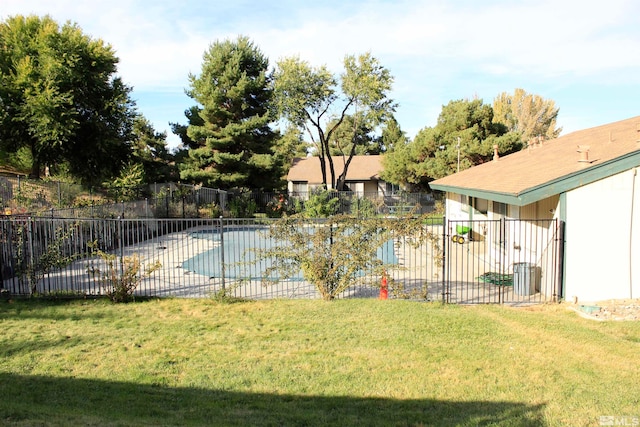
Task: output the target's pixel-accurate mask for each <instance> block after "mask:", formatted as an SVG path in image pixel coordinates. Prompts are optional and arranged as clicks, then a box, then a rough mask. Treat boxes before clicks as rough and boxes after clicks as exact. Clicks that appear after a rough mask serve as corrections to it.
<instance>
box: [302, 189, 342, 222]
mask: <svg viewBox="0 0 640 427" xmlns="http://www.w3.org/2000/svg"><path fill="white" fill-rule="evenodd" d="M339 203H340V200H339V199H338V195H337V192H335V191H333V190H325V189H320V190H314V191H312V192H311V194H310V195H309V200H307V201H305V202H304V204H303V208H302V210H301V212H302V215H303V216H304V217H306V218H327V217H330V216H332V215H335V214H337V213H338V207H339Z"/></svg>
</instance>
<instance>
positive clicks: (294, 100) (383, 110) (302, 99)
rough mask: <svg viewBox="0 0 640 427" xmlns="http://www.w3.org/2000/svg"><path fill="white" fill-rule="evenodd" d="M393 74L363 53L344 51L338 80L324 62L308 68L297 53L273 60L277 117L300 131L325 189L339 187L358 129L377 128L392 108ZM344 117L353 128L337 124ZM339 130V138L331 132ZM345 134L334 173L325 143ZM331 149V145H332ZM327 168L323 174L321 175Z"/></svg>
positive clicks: (354, 148)
mask: <svg viewBox="0 0 640 427" xmlns="http://www.w3.org/2000/svg"><path fill="white" fill-rule="evenodd" d="M392 82H393V78H392V76H391V74H390V73H389V71H388V70H387V69H385V68H384V67H382V66H381V65H380V64H379V62H378V60H377V59H376V58H374V57H373V56H371V54H369V53H366V54H362V55H359V56H357V57H356V56H354V55H347V56H346V57H345V59H344V72H343V73H342V75H341V76H340V79H339V80H338V79H337V78H336V77H334V76H333V75H332V74H331V73H330V72H329V70H328V69H327V67H326V66H321V67H312V66H311V65H310V64H309V63H308V62H306V61H303V60H301V59H300V58H298V57H289V58H285V59H283V60H281V61H279V62H278V64H277V69H276V72H275V75H274V87H275V100H276V107H277V110H278V112H279V114H280V115H281V117H282V118H284V119H285V120H287V121H288V122H289V123H291V124H293V125H294V126H296V127H298V128H300V129H303V130H305V131H306V132H307V133H308V134H309V136H310V138H311V142H312V144H313V145H314V146H315V148H316V151H317V154H318V155H319V156H320V168H321V172H322V178H323V184H324V186H325V187H330V188H335V189H337V190H341V189H342V188H344V183H345V179H346V175H347V172H348V169H349V164H350V163H351V159H352V158H353V156H354V155H355V154H356V152H357V150H356V148H357V147H358V142H360V141H358V138H359V137H360V136H361V135H362V134H361V130H362V129H375V128H377V127H378V126H379V125H380V124H381V123H382V122H384V120H385V119H386V118H387V116H388V115H389V114H390V113H392V112H393V111H394V110H395V105H394V103H393V102H392V101H391V99H389V97H388V92H389V91H390V90H391V84H392ZM347 116H350V117H351V119H352V120H353V126H351V127H350V129H351V130H350V131H347V130H346V129H347V128H348V127H344V128H341V126H342V124H343V123H344V122H345V120H346V119H347ZM339 131H343V132H345V135H344V136H342V137H341V138H339V139H336V138H334V135H333V134H334V133H339ZM345 137H347V138H350V140H351V145H350V147H344V148H348V150H347V151H346V152H344V157H345V167H344V170H343V172H342V174H340V175H339V176H337V175H336V171H335V168H334V165H333V160H332V158H331V155H330V154H331V153H332V147H331V141H338V140H339V141H341V144H342V145H344V140H345ZM334 147H335V146H334ZM327 166H328V170H329V176H327V172H326V171H327Z"/></svg>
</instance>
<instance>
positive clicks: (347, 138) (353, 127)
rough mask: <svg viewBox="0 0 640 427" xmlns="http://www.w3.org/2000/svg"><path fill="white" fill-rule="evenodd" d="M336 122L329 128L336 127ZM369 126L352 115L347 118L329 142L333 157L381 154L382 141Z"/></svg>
mask: <svg viewBox="0 0 640 427" xmlns="http://www.w3.org/2000/svg"><path fill="white" fill-rule="evenodd" d="M335 122H336V120H334V121H332V122H330V123H329V124H328V125H327V127H328V128H332V127H334V126H335ZM368 125H369V124H368V123H366V122H364V121H362V120H360V121H358V120H356V119H355V118H354V117H352V116H350V115H347V116H345V117H344V120H343V121H342V123H341V124H340V125H339V126H338V127H336V130H335V132H333V133H332V134H331V138H330V139H329V141H328V142H329V150H330V153H331V155H332V156H348V155H349V154H350V153H351V152H352V151H353V152H355V155H358V156H364V155H367V154H372V155H375V154H380V153H381V152H382V151H383V149H384V147H382V144H381V139H380V138H379V137H377V136H375V135H374V133H373V129H371V128H369V127H368Z"/></svg>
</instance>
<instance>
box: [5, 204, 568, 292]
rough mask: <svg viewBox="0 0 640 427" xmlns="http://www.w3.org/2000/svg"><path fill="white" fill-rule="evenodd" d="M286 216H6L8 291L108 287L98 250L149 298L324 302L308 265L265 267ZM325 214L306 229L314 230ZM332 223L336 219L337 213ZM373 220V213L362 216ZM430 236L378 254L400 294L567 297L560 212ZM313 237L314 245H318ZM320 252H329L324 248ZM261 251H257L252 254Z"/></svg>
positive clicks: (369, 283)
mask: <svg viewBox="0 0 640 427" xmlns="http://www.w3.org/2000/svg"><path fill="white" fill-rule="evenodd" d="M275 221H278V220H277V219H269V218H263V219H229V218H216V219H213V218H209V219H198V218H194V219H153V218H139V219H131V218H122V217H120V218H102V219H98V218H81V219H74V218H35V217H22V218H20V217H13V218H6V219H2V220H0V287H1V288H3V289H4V290H5V291H6V292H9V293H10V294H13V295H31V294H34V293H35V294H45V295H46V294H50V295H69V296H79V295H82V296H85V295H104V294H105V293H107V292H108V289H106V287H105V282H104V281H103V280H101V277H102V276H101V274H103V273H105V272H108V271H109V266H108V265H107V264H106V263H105V260H104V259H102V258H100V257H99V256H97V255H96V249H99V250H101V251H103V252H104V253H107V254H110V255H113V256H114V257H115V259H116V260H117V263H116V267H117V269H120V270H116V271H112V272H111V273H114V274H116V276H117V274H121V273H122V270H123V269H124V268H125V266H126V262H125V261H126V260H127V259H129V260H130V259H132V257H135V258H136V259H137V260H138V261H139V263H140V265H139V268H140V272H141V271H143V270H144V268H145V267H146V266H149V265H152V264H154V263H156V262H159V264H160V268H159V269H158V270H156V271H155V272H153V274H151V275H150V276H149V277H142V275H140V284H139V286H138V289H137V291H136V294H137V295H140V296H158V297H164V296H172V297H207V296H211V295H214V294H216V293H218V292H220V291H221V290H224V291H225V292H226V293H227V295H232V296H236V297H242V298H249V299H265V298H319V297H320V294H319V293H318V289H317V288H316V286H315V285H314V284H313V283H310V280H309V277H308V276H307V275H305V274H304V272H303V271H302V272H300V274H299V275H297V276H294V277H288V278H283V277H277V276H276V277H270V279H272V281H273V282H275V284H271V285H268V286H267V285H266V281H265V280H264V279H265V277H264V276H263V273H264V272H265V271H267V269H268V268H269V266H270V264H269V261H268V260H264V259H258V258H256V257H255V253H256V252H255V251H256V250H258V251H259V250H264V249H266V248H277V247H279V246H280V245H282V244H283V243H284V241H283V240H282V239H281V238H280V239H279V238H278V237H277V236H276V237H274V236H270V235H269V233H267V231H268V230H269V229H270V227H272V226H273V225H274V224H275ZM322 221H325V222H324V224H325V225H326V224H327V223H326V221H327V220H326V219H325V220H308V221H306V222H300V223H299V226H300V227H302V228H303V229H305V230H308V232H309V233H313V232H314V229H316V228H315V227H317V226H320V225H322V224H323V222H322ZM329 221H330V220H329ZM360 221H367V219H360ZM424 231H425V232H426V233H428V234H429V235H430V236H431V240H429V241H423V242H420V244H417V245H416V244H415V243H416V242H415V241H412V238H411V237H408V238H401V237H399V236H391V237H390V238H389V240H388V241H387V242H385V243H384V244H382V245H381V246H380V247H379V248H378V252H377V254H376V256H377V257H379V259H380V260H381V261H382V262H383V263H384V264H386V265H387V275H388V288H389V296H390V297H391V298H413V299H420V300H440V301H444V302H451V303H535V302H542V301H547V300H555V299H557V298H560V297H561V296H562V288H561V284H562V276H561V274H562V264H561V261H562V247H563V246H562V241H563V237H562V223H561V222H559V221H557V220H540V221H527V220H504V219H503V220H499V221H443V220H442V219H440V220H434V221H431V222H428V223H425V224H424ZM311 237H312V235H311V234H309V238H308V241H309V242H311V241H312V238H311ZM317 249H318V250H320V249H321V248H317ZM252 254H253V255H252ZM367 279H368V280H362V281H360V280H356V281H354V284H353V285H352V286H350V287H349V288H348V289H346V290H345V291H344V292H342V293H340V295H338V297H340V298H349V297H378V296H379V294H380V283H381V279H382V277H367Z"/></svg>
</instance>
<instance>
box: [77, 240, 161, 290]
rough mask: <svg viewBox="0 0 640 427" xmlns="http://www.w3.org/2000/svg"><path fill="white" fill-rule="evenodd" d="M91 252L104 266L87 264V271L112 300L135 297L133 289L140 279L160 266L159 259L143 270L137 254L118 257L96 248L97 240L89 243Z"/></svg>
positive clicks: (136, 286)
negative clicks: (101, 267)
mask: <svg viewBox="0 0 640 427" xmlns="http://www.w3.org/2000/svg"><path fill="white" fill-rule="evenodd" d="M89 246H90V248H91V249H92V252H93V254H95V255H97V256H98V257H100V258H101V259H102V260H103V261H104V263H105V267H104V268H103V269H100V268H99V267H95V266H94V265H92V264H87V273H89V275H90V276H91V277H94V278H96V279H97V280H98V283H99V284H100V286H101V287H102V288H103V289H104V290H105V292H106V294H107V296H108V297H109V299H111V301H113V302H129V301H132V300H134V299H135V290H136V289H137V288H138V285H140V283H141V282H142V279H144V278H146V277H149V276H150V275H151V274H153V272H154V271H156V270H158V269H159V268H161V267H162V264H161V263H160V261H157V260H156V261H155V262H153V263H152V264H151V265H149V266H147V267H146V268H145V269H144V270H143V265H142V262H141V261H140V256H139V255H138V254H133V255H130V256H123V257H118V256H116V255H115V254H108V253H106V252H103V251H102V250H100V249H98V248H97V242H93V243H91V244H90V245H89Z"/></svg>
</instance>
